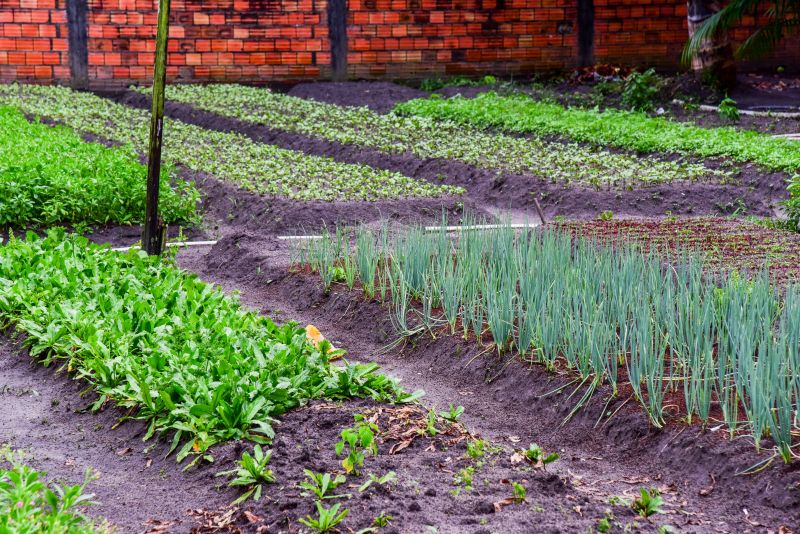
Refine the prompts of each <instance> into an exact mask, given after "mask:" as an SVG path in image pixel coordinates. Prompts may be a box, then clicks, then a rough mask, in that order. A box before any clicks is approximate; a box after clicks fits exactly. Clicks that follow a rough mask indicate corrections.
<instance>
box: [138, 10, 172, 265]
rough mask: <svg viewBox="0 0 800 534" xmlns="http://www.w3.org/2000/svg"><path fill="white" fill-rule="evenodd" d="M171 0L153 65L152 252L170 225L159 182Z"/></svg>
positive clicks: (148, 216) (162, 16)
mask: <svg viewBox="0 0 800 534" xmlns="http://www.w3.org/2000/svg"><path fill="white" fill-rule="evenodd" d="M169 3H170V0H158V30H157V31H156V62H155V68H154V69H153V116H152V118H151V119H150V145H149V147H148V151H147V199H146V200H145V220H144V230H143V231H142V248H144V250H145V251H146V252H147V253H148V254H150V255H158V254H161V252H162V251H163V250H164V241H165V234H166V226H164V221H163V220H162V219H161V217H159V216H158V186H159V183H160V181H161V180H160V179H161V134H162V130H163V128H164V86H165V85H166V83H167V38H168V36H169Z"/></svg>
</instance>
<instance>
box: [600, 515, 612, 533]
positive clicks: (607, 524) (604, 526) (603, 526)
mask: <svg viewBox="0 0 800 534" xmlns="http://www.w3.org/2000/svg"><path fill="white" fill-rule="evenodd" d="M597 532H600V533H601V534H605V533H606V532H611V519H609V518H608V517H601V518H600V519H599V520H598V521H597Z"/></svg>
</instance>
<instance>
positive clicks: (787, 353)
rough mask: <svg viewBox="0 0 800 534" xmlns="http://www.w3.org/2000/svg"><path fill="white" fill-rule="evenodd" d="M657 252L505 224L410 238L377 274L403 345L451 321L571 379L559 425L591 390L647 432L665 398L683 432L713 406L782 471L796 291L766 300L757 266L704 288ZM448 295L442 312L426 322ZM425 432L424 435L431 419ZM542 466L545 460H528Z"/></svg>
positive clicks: (687, 262) (669, 251) (686, 255)
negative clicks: (678, 409) (679, 411)
mask: <svg viewBox="0 0 800 534" xmlns="http://www.w3.org/2000/svg"><path fill="white" fill-rule="evenodd" d="M463 224H464V225H465V226H467V227H469V226H470V225H474V224H476V221H474V220H470V218H469V217H467V218H466V220H465V221H464V223H463ZM607 224H612V223H607ZM657 250H659V251H660V250H662V248H661V247H654V248H653V249H652V250H650V249H643V248H642V247H641V245H640V244H638V243H637V241H636V240H630V241H629V240H627V239H625V237H624V235H622V234H620V237H619V238H618V239H617V240H616V241H615V242H614V243H613V244H601V243H599V242H598V241H596V240H595V239H594V238H591V237H583V236H580V235H578V236H577V237H576V236H573V235H572V234H571V233H569V232H562V231H561V230H559V229H547V228H545V229H537V230H527V231H522V232H520V231H518V230H517V229H514V228H512V227H511V226H507V225H504V224H500V225H496V226H495V227H493V228H489V229H486V230H482V231H470V230H468V229H466V228H465V229H463V230H462V231H461V232H458V233H457V234H456V235H455V237H452V238H451V237H449V236H448V234H447V233H446V232H445V231H444V230H442V231H437V232H425V231H424V229H420V228H412V229H408V230H406V231H404V232H400V233H398V234H397V235H396V236H395V237H394V239H393V240H392V241H391V242H390V243H388V244H386V245H385V246H384V250H383V251H382V252H381V255H382V257H383V260H382V261H381V262H380V263H381V265H382V266H381V267H380V268H379V271H381V270H383V269H388V270H389V271H390V272H391V273H392V274H391V275H390V276H387V277H385V278H392V279H393V280H399V281H396V282H389V286H388V290H387V291H388V292H390V293H391V299H392V301H395V302H399V303H402V305H396V304H395V303H394V302H393V304H392V306H391V311H392V317H393V320H394V322H395V323H396V324H397V326H398V328H399V330H398V331H399V332H400V333H401V335H409V333H414V332H416V333H418V332H420V331H422V330H420V328H418V327H416V326H415V323H416V324H420V323H424V322H427V324H434V325H435V324H444V323H445V322H446V321H447V319H446V317H447V315H446V314H447V313H452V314H454V316H455V317H456V319H457V324H460V325H461V327H462V328H463V335H464V337H465V338H473V339H475V341H476V342H478V343H481V344H483V343H485V339H484V338H485V333H486V332H487V330H488V332H489V334H490V335H491V338H492V340H493V342H494V345H495V347H497V348H498V350H500V351H501V352H502V351H505V352H509V351H515V352H517V353H519V354H523V355H524V356H525V358H526V359H527V360H528V361H530V362H532V363H540V364H542V365H544V366H546V367H547V368H550V369H555V368H567V369H570V370H572V372H574V373H575V374H576V375H577V378H578V379H579V380H578V386H577V387H576V388H575V391H574V392H573V393H572V394H571V395H570V397H573V396H575V395H576V394H577V393H578V392H579V391H580V390H581V389H583V393H582V396H581V395H578V396H577V397H575V398H576V399H578V400H577V402H576V404H575V408H574V410H573V411H572V413H570V414H569V416H568V418H569V417H572V416H573V415H574V414H575V413H576V412H577V410H578V409H580V408H581V407H582V406H584V405H585V404H586V402H587V401H588V400H589V399H590V398H591V397H592V395H593V394H594V393H595V392H596V391H597V389H598V388H599V387H600V386H601V385H602V384H608V385H609V386H610V389H611V394H612V395H616V394H617V392H618V391H619V386H620V383H619V381H620V380H621V379H622V380H627V385H629V387H630V388H631V390H632V393H633V397H634V398H635V399H636V400H637V401H638V402H639V403H640V404H641V405H642V407H643V408H644V409H645V410H646V412H647V414H648V416H649V418H650V421H651V422H652V424H653V425H655V426H658V427H661V426H663V425H664V423H665V401H664V399H665V398H666V396H667V395H668V394H670V393H671V394H678V395H680V394H681V393H682V395H683V403H682V404H683V405H684V406H685V407H686V413H685V414H683V415H685V416H686V417H687V418H688V419H689V421H691V420H692V419H693V418H695V417H698V418H699V419H700V421H701V423H702V424H703V425H706V424H708V423H709V422H710V418H711V408H712V405H715V404H718V405H719V407H720V409H721V411H722V416H723V420H724V422H725V424H726V425H727V427H728V430H729V432H730V434H731V435H734V434H735V433H736V432H737V430H739V429H740V428H746V430H747V431H749V433H750V434H751V435H752V436H753V441H754V443H755V445H756V446H757V447H758V446H760V443H761V439H762V438H765V437H771V438H772V439H773V440H774V442H775V444H776V447H777V450H776V452H777V453H778V454H780V456H781V457H782V458H783V459H784V461H787V462H788V461H789V460H790V459H791V457H792V450H791V447H792V440H793V437H792V435H793V434H792V433H793V432H796V423H795V422H794V421H795V417H796V416H797V403H798V400H799V399H798V391H797V389H796V388H795V387H793V384H796V383H797V381H798V380H800V365H798V364H797V363H796V359H797V358H798V347H800V286H797V285H795V284H788V285H787V286H786V287H785V288H783V287H782V288H781V289H780V291H778V290H777V288H775V287H773V286H772V284H771V282H770V273H769V271H767V270H766V266H762V265H755V266H754V267H750V271H749V272H743V273H740V272H738V271H735V270H733V271H731V272H718V269H717V270H715V271H713V272H714V273H715V275H714V276H708V273H709V270H710V269H711V264H710V260H709V263H707V260H706V259H705V257H704V256H703V255H701V254H700V253H695V252H692V251H687V250H684V249H682V248H681V246H675V247H673V246H669V247H663V250H664V251H663V252H658V251H657ZM759 269H761V270H760V271H759ZM451 270H452V271H451ZM381 278H382V274H381V272H379V273H378V276H377V279H381ZM451 283H452V284H454V285H455V287H454V288H450V289H447V288H448V285H449V284H451ZM449 291H452V292H453V295H455V297H454V298H453V300H452V302H450V303H449V304H447V305H445V306H443V308H437V306H439V305H440V304H441V303H443V302H447V301H448V300H450V297H447V296H445V295H446V293H447V292H449ZM412 299H413V300H412ZM426 299H427V300H429V301H430V302H432V303H435V304H433V305H427V304H426V303H425V300H426ZM413 301H416V302H413ZM420 308H421V309H420ZM447 308H451V309H450V311H447ZM434 310H437V311H434ZM438 310H440V311H438ZM542 310H547V313H544V312H543V311H542ZM407 316H408V317H407ZM740 406H743V407H744V410H745V413H744V414H742V413H740V412H741V410H740V409H739V407H740ZM743 416H744V422H743V419H742V417H743ZM429 421H430V422H432V423H433V425H432V427H433V428H434V429H435V422H436V419H435V414H434V417H432V418H431V419H430V420H429ZM535 449H537V448H535ZM532 454H534V453H532ZM549 457H552V458H555V457H556V456H553V455H550V456H548V455H546V454H544V453H542V452H540V451H539V452H537V453H536V454H535V455H534V458H543V459H547V458H549Z"/></svg>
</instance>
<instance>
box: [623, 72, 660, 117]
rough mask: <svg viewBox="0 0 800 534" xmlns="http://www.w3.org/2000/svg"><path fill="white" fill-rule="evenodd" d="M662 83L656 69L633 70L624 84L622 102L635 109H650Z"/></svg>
mask: <svg viewBox="0 0 800 534" xmlns="http://www.w3.org/2000/svg"><path fill="white" fill-rule="evenodd" d="M662 85H663V81H662V80H661V78H660V77H659V76H658V74H656V71H655V69H647V70H646V71H644V72H632V73H631V74H630V75H629V76H628V77H627V78H626V79H625V83H624V84H623V86H622V95H621V100H622V103H623V104H624V105H625V106H627V107H628V108H629V109H632V110H634V111H650V110H651V109H653V103H654V100H655V97H656V95H657V94H658V92H659V91H660V90H661V86H662Z"/></svg>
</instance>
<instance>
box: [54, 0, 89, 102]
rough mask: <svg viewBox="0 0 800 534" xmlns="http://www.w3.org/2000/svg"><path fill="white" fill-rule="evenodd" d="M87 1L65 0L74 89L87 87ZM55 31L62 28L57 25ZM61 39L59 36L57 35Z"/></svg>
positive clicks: (70, 68) (59, 30)
mask: <svg viewBox="0 0 800 534" xmlns="http://www.w3.org/2000/svg"><path fill="white" fill-rule="evenodd" d="M88 11H89V4H88V2H87V0H67V42H68V43H69V71H70V78H71V85H72V87H74V88H75V89H87V88H88V87H89V45H88V43H89V34H88V30H87V26H88V23H87V17H88ZM56 31H58V32H61V31H63V28H62V27H61V26H60V25H59V26H58V27H57V29H56ZM58 36H59V37H61V34H58Z"/></svg>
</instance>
